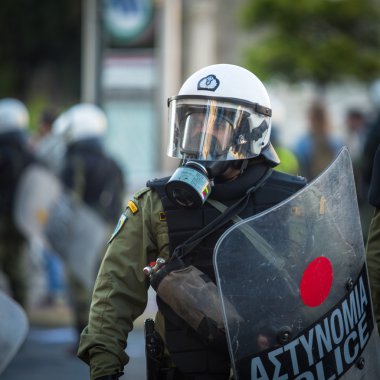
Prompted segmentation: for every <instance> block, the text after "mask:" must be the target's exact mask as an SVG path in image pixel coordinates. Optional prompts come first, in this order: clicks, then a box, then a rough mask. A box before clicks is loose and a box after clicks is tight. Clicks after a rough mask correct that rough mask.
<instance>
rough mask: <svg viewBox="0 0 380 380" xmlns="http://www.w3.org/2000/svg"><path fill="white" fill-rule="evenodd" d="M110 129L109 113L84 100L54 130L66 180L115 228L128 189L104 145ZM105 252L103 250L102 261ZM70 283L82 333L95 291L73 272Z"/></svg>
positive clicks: (67, 184) (107, 223) (66, 184)
mask: <svg viewBox="0 0 380 380" xmlns="http://www.w3.org/2000/svg"><path fill="white" fill-rule="evenodd" d="M106 130H107V118H106V115H105V113H104V112H103V111H102V110H101V109H100V108H99V107H97V106H95V105H93V104H89V103H81V104H77V105H75V106H73V107H71V108H69V109H68V110H67V111H65V112H63V113H62V114H61V115H60V116H59V117H58V118H57V119H56V121H55V122H54V124H53V130H52V133H53V135H54V136H55V137H56V138H59V139H61V140H63V141H64V144H65V147H66V150H65V153H64V156H63V162H62V169H61V172H60V178H61V180H62V182H63V184H64V185H65V187H66V188H67V189H68V190H70V191H72V192H73V193H74V194H75V195H76V196H77V197H78V198H79V199H80V200H82V201H83V202H84V203H85V204H87V205H88V206H89V207H90V208H92V209H93V210H94V211H95V212H96V213H97V214H98V215H99V216H100V217H101V218H102V219H103V220H104V221H105V222H106V225H107V227H108V229H109V230H110V232H111V231H112V229H113V227H114V225H115V223H116V222H117V220H118V218H119V216H120V214H121V212H122V211H123V204H124V199H123V198H124V196H125V190H126V189H125V182H124V177H123V172H122V170H121V168H120V167H119V165H118V164H117V163H116V161H115V160H114V159H113V158H111V157H110V156H109V155H108V154H106V152H105V149H104V148H103V139H104V136H105V133H106ZM102 254H103V253H102V252H99V264H100V261H101V258H102ZM69 286H70V288H71V292H70V293H71V297H72V302H73V306H74V312H75V317H76V328H77V332H78V335H79V333H80V332H81V331H82V330H83V328H84V327H85V325H86V324H87V320H88V312H89V306H90V301H91V294H90V293H89V291H88V289H87V288H86V287H84V286H83V284H82V283H81V282H80V281H78V279H77V278H76V276H74V275H73V273H70V272H69Z"/></svg>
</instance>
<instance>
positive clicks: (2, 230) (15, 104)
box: [0, 98, 35, 307]
mask: <svg viewBox="0 0 380 380" xmlns="http://www.w3.org/2000/svg"><path fill="white" fill-rule="evenodd" d="M28 124H29V113H28V110H27V108H26V107H25V105H24V104H23V103H22V102H21V101H19V100H17V99H13V98H5V99H1V100H0V173H1V181H0V269H1V270H2V271H3V272H4V273H5V274H6V275H7V277H8V280H9V285H10V290H11V293H12V296H13V298H14V299H15V300H16V301H17V302H19V303H20V304H21V305H22V306H24V307H25V306H26V302H27V284H26V278H27V276H26V273H25V268H24V259H23V255H24V244H25V241H26V240H25V237H24V236H23V234H22V233H21V232H20V230H19V229H18V228H17V227H16V225H15V222H14V219H13V209H14V201H15V193H16V189H17V185H18V183H19V179H20V177H21V175H22V173H23V172H24V170H25V169H26V167H27V166H28V165H29V164H31V163H32V162H34V160H35V159H34V157H33V154H32V152H31V150H30V148H29V145H28V141H27V133H26V131H27V127H28Z"/></svg>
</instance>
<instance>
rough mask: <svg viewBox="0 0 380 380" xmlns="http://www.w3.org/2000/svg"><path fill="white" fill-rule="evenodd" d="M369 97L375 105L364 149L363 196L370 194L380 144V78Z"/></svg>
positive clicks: (373, 105)
mask: <svg viewBox="0 0 380 380" xmlns="http://www.w3.org/2000/svg"><path fill="white" fill-rule="evenodd" d="M369 97H370V101H371V103H372V107H373V116H372V117H371V118H370V119H369V121H368V125H367V128H366V136H365V141H364V145H363V150H362V165H361V170H362V179H363V183H362V186H363V196H365V197H367V196H368V190H369V186H370V184H371V177H372V172H373V165H374V162H375V161H374V157H375V153H376V150H377V148H378V146H379V144H380V79H377V80H376V81H374V82H373V83H372V85H371V86H370V88H369Z"/></svg>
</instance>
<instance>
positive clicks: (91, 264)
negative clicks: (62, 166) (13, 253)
mask: <svg viewBox="0 0 380 380" xmlns="http://www.w3.org/2000/svg"><path fill="white" fill-rule="evenodd" d="M14 219H15V223H16V225H17V226H18V227H19V228H20V230H21V231H22V232H24V233H25V235H26V236H27V237H28V239H29V241H33V240H37V241H40V242H43V244H46V245H47V246H48V247H50V248H52V249H53V250H55V251H56V252H57V253H58V254H59V255H60V256H61V257H62V259H63V261H64V262H65V264H66V265H68V267H69V268H70V269H71V272H72V274H73V275H74V276H75V277H77V279H78V280H79V281H80V282H82V283H83V284H84V285H85V286H86V287H87V288H88V289H89V290H92V288H93V285H94V281H95V276H96V272H97V266H98V264H99V260H100V257H101V254H102V251H103V250H104V249H105V246H106V242H107V233H108V231H107V227H106V224H105V222H104V221H103V220H102V219H101V217H100V216H99V215H98V214H97V213H96V212H95V211H93V210H92V209H91V208H90V207H88V206H87V205H85V204H84V203H83V202H82V201H81V200H80V199H78V198H77V197H76V196H75V195H74V194H73V193H70V192H68V191H67V190H65V189H64V187H63V186H62V184H61V183H60V181H59V180H58V178H57V177H56V176H55V175H54V174H53V173H52V172H51V171H50V170H48V169H46V168H44V167H43V166H40V165H31V166H30V167H29V168H28V169H27V170H26V171H25V173H24V174H23V176H22V178H21V179H20V183H19V185H18V189H17V192H16V197H15V209H14Z"/></svg>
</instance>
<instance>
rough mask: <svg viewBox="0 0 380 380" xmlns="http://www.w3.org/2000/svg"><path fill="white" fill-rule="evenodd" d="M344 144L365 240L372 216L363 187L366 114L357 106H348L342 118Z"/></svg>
mask: <svg viewBox="0 0 380 380" xmlns="http://www.w3.org/2000/svg"><path fill="white" fill-rule="evenodd" d="M344 129H345V145H346V146H347V148H348V151H349V153H350V156H351V160H352V168H353V172H354V179H355V187H356V195H357V200H358V206H359V211H360V219H361V226H362V231H363V238H364V241H366V240H367V233H368V228H369V223H370V220H371V217H372V207H371V206H370V205H369V203H368V199H367V192H366V191H365V189H364V188H363V172H362V165H363V164H362V160H363V147H364V143H365V138H366V133H367V115H366V113H365V112H364V111H362V110H361V109H359V108H355V107H350V108H348V109H347V110H346V113H345V118H344Z"/></svg>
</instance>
